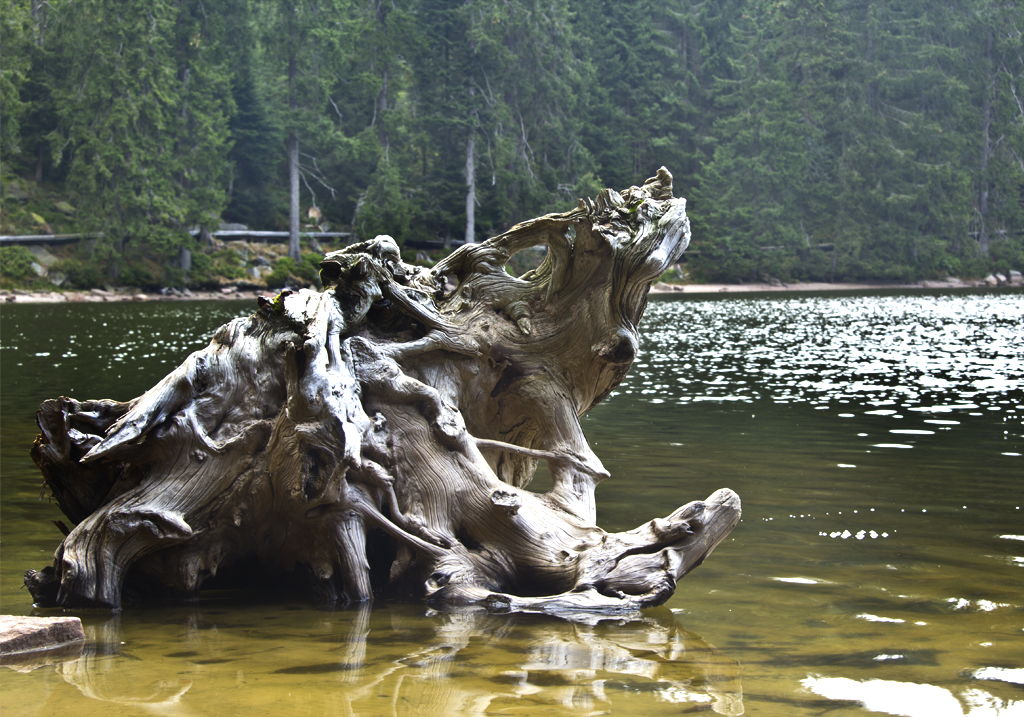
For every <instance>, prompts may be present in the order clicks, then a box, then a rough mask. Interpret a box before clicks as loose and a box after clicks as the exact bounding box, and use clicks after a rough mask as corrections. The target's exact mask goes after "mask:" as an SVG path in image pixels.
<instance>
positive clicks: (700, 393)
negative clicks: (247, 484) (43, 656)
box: [0, 291, 1024, 717]
mask: <svg viewBox="0 0 1024 717" xmlns="http://www.w3.org/2000/svg"><path fill="white" fill-rule="evenodd" d="M249 310H250V307H249V306H247V305H242V304H221V303H208V304H196V303H174V304H149V305H137V304H116V305H103V304H72V305H68V304H61V305H24V306H17V305H4V306H3V307H2V312H0V321H2V324H0V345H2V350H0V379H2V393H0V401H2V403H0V477H2V482H0V490H2V494H0V499H2V501H0V520H2V525H0V530H2V534H0V546H2V563H0V602H2V604H0V609H2V610H3V612H5V613H14V614H59V613H57V612H55V611H44V610H34V609H33V608H32V606H31V605H30V604H29V596H28V594H27V592H26V591H25V590H24V589H23V588H22V587H21V574H22V573H23V572H24V570H25V569H26V568H30V567H34V568H40V567H42V566H43V565H45V564H48V563H49V562H51V560H52V553H53V550H54V548H55V547H56V545H57V543H58V541H59V539H60V534H59V533H58V532H57V530H56V528H54V527H53V526H52V524H51V523H50V521H51V520H54V519H58V518H60V517H61V516H60V514H59V511H58V510H57V508H56V506H55V505H52V504H49V503H47V502H46V501H42V502H40V501H39V500H38V494H39V483H40V479H39V474H38V472H37V471H36V470H35V468H34V466H33V465H32V463H31V461H30V460H29V458H28V455H27V454H28V447H29V445H30V443H31V440H32V438H33V437H34V435H35V432H36V431H35V426H34V422H33V415H34V411H35V409H36V408H37V407H38V405H39V403H40V402H41V401H42V400H44V399H46V398H51V397H55V396H57V395H61V394H66V395H71V396H75V397H77V398H98V397H108V398H116V399H120V400H127V399H129V398H132V397H134V396H136V395H138V394H140V393H141V392H143V391H144V390H146V389H148V388H149V387H150V386H151V385H152V384H153V383H155V382H156V381H157V380H158V379H159V378H160V377H162V376H163V375H164V374H165V373H166V372H167V371H169V370H170V369H171V368H173V367H174V366H175V365H177V364H178V363H179V362H180V361H181V360H182V359H183V358H184V357H185V356H186V355H187V354H188V353H189V352H191V351H193V350H195V349H197V348H200V347H201V346H203V345H205V344H206V342H207V341H208V340H209V337H210V336H211V334H212V332H213V330H214V329H215V328H216V327H217V326H219V325H220V324H222V323H224V322H225V321H227V320H228V319H230V318H232V317H234V316H237V315H241V314H243V313H245V312H248V311H249ZM643 332H644V339H643V343H642V352H641V354H640V356H639V357H638V359H637V362H636V363H635V364H634V366H633V369H632V370H631V372H630V376H629V377H628V378H627V380H626V381H625V382H624V383H623V385H622V386H621V387H620V388H619V389H618V390H617V391H616V393H615V394H613V396H612V397H611V398H610V399H609V400H607V401H606V402H605V403H604V404H602V405H600V406H598V407H597V408H596V409H595V410H594V411H593V412H592V413H591V414H590V415H588V416H587V417H586V418H585V419H584V428H585V430H586V431H587V434H588V436H589V437H590V440H591V442H592V444H593V445H594V448H595V450H596V451H597V453H598V455H599V456H600V457H601V458H602V460H603V461H604V462H605V465H606V467H607V468H608V469H609V470H610V471H611V474H612V479H611V480H608V481H606V482H605V483H603V484H601V486H600V488H599V489H598V493H597V499H598V522H599V524H600V525H601V526H602V527H604V528H606V529H610V530H622V529H628V528H632V527H635V526H636V525H638V524H640V523H642V522H644V521H646V520H648V519H650V518H652V517H655V516H663V515H666V514H668V513H669V512H671V511H672V510H673V509H674V508H675V507H677V506H678V505H680V504H682V503H685V502H688V501H690V500H693V499H697V498H703V497H705V496H707V495H709V494H710V493H711V492H713V491H714V490H715V489H717V488H720V487H729V488H732V489H734V490H736V491H737V492H738V493H739V494H740V496H741V498H742V499H743V515H744V517H743V521H742V522H741V523H740V524H739V526H737V528H736V530H735V531H734V532H733V533H732V535H731V536H730V538H729V539H727V540H726V542H724V543H723V544H722V545H721V546H719V548H718V549H717V550H716V551H715V553H714V554H713V555H712V556H711V557H710V558H709V559H708V560H707V562H706V563H705V564H704V565H703V566H701V567H700V568H698V569H697V570H696V571H695V572H694V573H692V574H691V575H690V576H688V577H686V578H685V579H684V580H683V581H682V582H681V583H680V586H679V589H678V591H677V592H676V595H675V596H674V597H673V598H672V600H670V601H669V603H668V604H667V605H666V606H664V607H662V608H658V609H656V610H651V611H649V612H647V613H645V614H644V617H643V618H642V619H640V620H634V621H627V622H623V621H620V620H614V621H604V622H600V623H598V624H595V625H583V624H572V623H568V622H563V621H560V620H556V619H553V618H545V617H539V616H523V615H519V616H516V615H512V616H502V615H447V614H441V613H435V612H431V611H429V610H427V609H425V608H424V607H423V606H422V605H379V604H378V605H375V606H374V607H373V609H372V610H340V609H339V610H335V611H331V612H325V611H319V610H316V609H314V608H313V607H312V606H310V605H309V604H307V603H304V602H302V601H300V600H295V599H282V598H270V597H266V598H260V597H258V596H257V597H255V598H251V599H248V600H245V601H240V600H239V598H238V597H237V596H229V595H221V594H214V595H209V596H208V597H206V598H204V599H203V600H202V601H200V602H199V603H198V604H196V605H191V606H180V607H172V608H167V607H163V608H145V609H139V608H129V609H126V610H125V611H124V612H123V613H121V614H119V615H114V616H112V615H111V614H110V613H103V612H90V611H80V612H76V613H75V614H78V615H80V616H81V617H82V619H83V622H84V623H85V625H86V628H87V632H88V633H89V635H90V638H91V641H90V643H89V644H88V645H87V646H86V647H85V650H84V652H83V654H82V655H81V656H80V657H78V658H77V659H70V660H65V661H63V662H60V661H59V660H57V661H56V662H57V664H53V665H48V666H43V667H38V668H36V669H34V670H30V669H29V667H28V666H23V667H21V668H20V669H21V670H23V671H22V672H18V671H15V670H14V669H10V668H8V667H0V709H2V711H3V713H4V714H20V715H37V714H38V715H50V714H56V713H61V712H68V713H73V714H76V715H92V714H96V715H100V714H104V715H105V714H124V715H136V714H137V715H151V714H167V715H235V714H249V713H252V712H258V713H265V714H275V715H276V714H303V715H304V714H310V715H354V714H358V715H443V716H445V717H447V716H449V715H451V716H454V715H481V714H519V715H559V714H574V715H593V714H609V713H611V714H636V715H661V714H665V715H669V714H671V715H679V714H688V713H705V712H706V713H708V714H722V715H740V714H750V715H772V716H774V715H779V716H788V715H821V714H827V715H835V716H842V717H845V716H847V715H851V716H852V715H868V714H891V715H907V716H909V717H947V716H963V715H970V716H971V717H982V716H984V717H1007V716H1009V715H1024V511H1022V507H1024V457H1022V455H1021V454H1024V294H1021V293H1020V292H1019V291H1018V292H989V293H946V294H933V295H920V294H914V295H879V294H874V295H835V296H832V295H818V296H800V295H785V296H782V297H779V296H778V295H773V296H771V297H756V296H747V297H741V298H736V297H731V298H728V299H717V298H716V299H714V300H708V299H703V298H698V299H694V298H688V297H673V298H667V299H660V298H656V299H654V300H652V302H651V305H650V306H649V307H648V311H647V315H646V317H645V319H644V326H643ZM538 482H542V481H541V480H540V479H539V480H538Z"/></svg>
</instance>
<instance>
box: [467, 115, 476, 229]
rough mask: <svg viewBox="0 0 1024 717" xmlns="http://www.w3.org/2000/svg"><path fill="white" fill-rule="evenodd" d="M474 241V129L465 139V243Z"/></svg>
mask: <svg viewBox="0 0 1024 717" xmlns="http://www.w3.org/2000/svg"><path fill="white" fill-rule="evenodd" d="M475 241H476V130H475V129H472V128H471V129H470V130H469V139H468V140H466V243H467V244H472V243H474V242H475Z"/></svg>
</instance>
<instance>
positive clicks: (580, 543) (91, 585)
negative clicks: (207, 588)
mask: <svg viewBox="0 0 1024 717" xmlns="http://www.w3.org/2000/svg"><path fill="white" fill-rule="evenodd" d="M689 237H690V231H689V222H688V220H687V218H686V213H685V200H684V199H676V198H674V197H673V196H672V177H671V175H670V174H669V173H668V171H667V170H665V169H664V168H662V169H661V170H659V172H658V175H657V177H654V178H652V179H649V180H648V181H647V182H646V183H645V184H644V186H643V187H630V188H629V189H627V190H625V191H624V192H623V193H622V194H619V193H618V192H615V191H614V190H604V191H603V192H601V194H600V195H598V197H597V198H596V199H595V200H594V201H590V200H586V201H584V200H580V202H579V206H578V207H577V208H576V209H573V210H572V211H569V212H564V213H561V214H549V215H547V216H543V217H540V218H537V219H533V220H531V221H527V222H523V223H522V224H518V225H516V226H515V227H513V228H512V229H511V230H509V231H508V232H507V233H505V234H503V235H500V236H498V237H495V238H493V239H490V240H488V241H487V242H484V243H482V244H467V245H465V246H463V247H461V248H459V249H458V250H457V251H455V252H454V253H452V254H451V255H449V256H448V257H447V258H446V259H444V260H442V261H441V262H439V263H438V265H437V266H435V267H434V268H433V269H430V270H427V269H423V268H420V267H416V266H411V265H407V264H404V263H402V261H401V256H400V254H399V250H398V246H397V245H396V244H395V242H394V240H392V239H391V238H390V237H386V236H380V237H377V238H376V239H374V240H372V241H368V242H363V243H361V244H356V245H352V246H349V247H346V248H345V249H342V250H341V251H336V252H332V253H330V254H328V255H327V256H326V258H325V259H324V261H323V262H322V264H321V267H322V273H321V276H322V278H323V281H324V285H325V286H326V287H327V288H326V289H325V290H324V291H323V292H321V293H317V292H314V291H310V290H303V291H300V292H297V293H292V292H287V291H286V292H282V293H281V294H279V295H278V296H277V297H276V298H274V299H273V300H270V299H261V300H260V302H259V303H260V308H259V310H258V311H257V312H256V313H255V314H253V315H252V316H250V317H248V318H243V319H236V320H235V321H233V322H231V323H229V324H227V325H226V326H224V327H222V328H221V329H220V330H219V331H218V332H217V334H216V336H215V337H214V339H213V342H212V343H211V345H210V346H209V347H208V348H207V349H205V350H203V351H198V352H196V353H195V354H193V355H192V356H190V357H189V358H188V359H187V360H186V361H185V363H183V364H182V365H181V366H180V367H179V368H178V369H176V370H175V371H174V372H172V373H171V374H170V375H168V376H167V377H166V378H164V379H163V380H162V381H161V382H160V383H158V384H157V385H156V386H155V387H154V388H152V389H151V390H150V391H148V392H147V393H145V394H144V395H142V396H140V397H139V398H137V399H135V400H133V401H130V402H128V403H119V402H115V401H85V402H79V401H75V400H73V399H70V398H59V399H55V400H51V401H47V402H45V403H44V404H43V405H42V407H41V408H40V411H39V414H38V421H39V425H40V428H41V430H42V435H41V436H40V437H39V438H38V439H37V441H36V444H35V445H34V447H33V457H34V459H35V460H36V463H37V464H38V465H39V467H40V468H41V470H42V472H43V475H44V477H45V480H46V484H47V485H48V486H49V488H50V491H51V492H52V494H53V496H54V497H55V498H56V500H57V502H58V504H59V505H60V507H61V509H62V510H63V511H64V513H65V514H66V515H67V516H68V517H69V518H70V519H71V521H72V522H74V523H75V524H76V527H75V528H74V529H72V530H70V531H69V533H68V534H67V537H66V538H65V539H64V541H63V543H62V544H61V546H60V547H59V548H58V549H57V552H56V554H55V559H54V564H53V566H52V567H48V568H45V569H44V570H42V571H39V572H36V571H29V572H28V573H27V574H26V584H27V585H28V586H29V589H30V591H31V593H32V596H33V598H34V599H35V601H36V602H38V603H40V604H46V605H63V606H71V605H100V606H109V607H116V606H118V605H120V604H121V602H122V599H123V597H124V596H125V595H126V594H128V595H131V594H137V595H140V596H141V598H140V599H142V598H144V597H145V596H146V595H147V592H146V591H147V589H148V590H149V591H150V592H149V593H148V594H149V595H152V594H153V588H152V586H153V585H157V586H158V587H157V589H156V592H157V593H158V594H160V595H165V594H166V593H167V592H168V591H172V592H176V593H178V594H181V595H195V594H196V593H197V591H198V590H199V589H200V587H201V586H202V584H203V581H204V580H206V579H207V578H209V577H210V576H212V575H215V574H216V573H217V572H218V571H220V570H222V569H224V568H225V567H230V566H232V565H237V564H240V563H245V562H248V561H253V560H255V561H257V562H258V563H259V564H260V565H261V566H262V569H263V570H265V571H267V572H269V573H271V574H272V575H277V576H280V577H279V578H278V579H279V580H287V579H289V578H290V577H294V576H295V575H296V574H298V573H301V574H304V575H306V576H308V577H311V579H312V581H313V584H314V592H315V594H317V595H319V596H321V597H328V598H331V599H336V600H342V601H352V602H362V601H367V600H370V599H371V598H372V597H373V596H374V595H375V594H383V595H385V596H392V597H400V598H409V597H415V598H418V599H425V600H427V601H429V602H432V603H442V604H447V605H465V604H469V605H477V606H483V607H486V608H488V609H492V610H502V611H505V610H521V611H545V612H553V613H559V614H565V613H574V612H579V611H600V612H613V613H623V612H631V611H635V610H637V609H639V608H643V607H647V606H651V605H657V604H660V603H662V602H664V601H665V600H666V599H668V597H669V596H670V595H671V594H672V593H673V592H674V590H675V587H676V583H677V581H678V580H679V579H680V578H681V577H683V576H684V575H686V574H687V573H688V572H689V571H690V570H692V569H693V568H694V567H696V566H697V565H699V564H700V563H701V562H702V561H703V560H704V558H705V557H707V555H708V554H709V553H710V552H711V551H712V550H713V549H714V547H715V546H716V545H717V544H718V543H719V542H721V540H722V539H724V537H725V536H726V535H727V534H728V533H729V531H730V530H732V528H733V527H734V526H735V525H736V523H737V522H738V520H739V516H740V502H739V498H738V497H737V496H736V494H735V493H733V492H732V491H730V490H728V489H721V490H718V491H716V492H715V493H713V494H712V495H711V496H710V497H708V498H707V499H706V500H703V501H695V502H691V503H687V504H686V505H684V506H682V507H680V508H678V509H676V510H674V511H672V512H671V513H670V514H669V515H668V516H667V517H665V518H660V519H655V520H652V521H649V522H647V523H644V524H643V525H641V526H640V527H638V528H636V529H635V530H631V531H627V532H623V533H607V532H605V531H604V530H602V529H601V528H599V527H597V525H596V524H595V516H596V506H595V502H594V489H595V487H596V485H597V484H598V483H599V482H600V481H602V480H604V479H605V478H607V477H609V476H608V473H607V471H606V470H605V468H604V466H603V465H602V464H601V461H600V459H599V458H598V457H597V455H596V454H595V453H594V452H593V450H591V448H590V445H589V443H588V442H587V439H586V436H584V434H583V430H582V426H581V424H580V420H579V419H580V416H582V415H583V414H584V413H586V412H587V411H589V410H590V409H591V408H593V407H594V406H595V405H596V404H597V403H598V402H599V401H601V400H602V399H604V398H605V397H606V396H608V395H609V393H610V392H611V391H612V389H613V388H614V387H615V386H616V385H618V384H619V383H620V382H621V380H622V378H623V377H624V376H625V374H626V372H627V370H628V369H629V366H630V364H631V363H632V361H633V358H634V357H635V355H636V351H637V347H638V345H639V343H638V342H639V335H638V332H637V328H636V327H637V326H638V325H639V323H640V319H641V316H642V314H643V311H644V308H645V306H646V303H647V293H648V291H649V289H650V285H651V282H652V281H654V280H655V279H656V278H657V277H658V276H659V275H660V274H661V273H662V272H663V271H664V270H665V269H666V268H667V267H668V266H670V265H671V264H672V263H674V262H676V261H677V260H678V259H679V257H680V256H681V254H682V252H683V250H684V249H685V248H686V245H687V243H688V242H689ZM534 246H546V247H547V249H548V252H547V258H546V259H545V261H544V263H543V264H542V265H541V266H540V267H538V268H537V269H535V270H532V271H529V272H527V273H526V274H524V275H523V276H521V277H518V278H515V277H512V276H509V275H508V273H507V272H506V270H505V265H506V263H507V262H508V261H509V259H510V258H511V257H512V256H513V255H515V254H516V253H517V252H519V251H522V250H525V249H529V248H531V247H534ZM448 277H455V280H456V282H457V284H456V285H455V287H454V288H446V287H445V283H446V281H445V280H446V278H448ZM540 460H543V461H546V462H547V464H548V466H549V468H550V472H551V475H552V476H553V479H554V486H553V488H552V489H551V490H550V491H548V492H546V493H534V492H530V491H527V490H524V486H525V485H526V484H528V483H529V482H530V480H531V479H532V477H533V474H534V471H535V469H536V466H537V462H538V461H540Z"/></svg>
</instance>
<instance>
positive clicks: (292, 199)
mask: <svg viewBox="0 0 1024 717" xmlns="http://www.w3.org/2000/svg"><path fill="white" fill-rule="evenodd" d="M288 256H290V257H291V258H292V259H294V260H295V263H296V264H298V263H299V262H300V261H302V253H301V245H300V244H299V135H298V134H297V133H296V132H294V131H293V132H292V133H291V134H289V135H288Z"/></svg>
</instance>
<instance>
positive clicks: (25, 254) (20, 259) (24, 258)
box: [0, 246, 36, 282]
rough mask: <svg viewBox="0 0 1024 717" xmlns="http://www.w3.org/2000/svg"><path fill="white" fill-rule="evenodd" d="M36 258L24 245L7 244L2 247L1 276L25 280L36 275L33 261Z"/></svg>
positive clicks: (0, 257)
mask: <svg viewBox="0 0 1024 717" xmlns="http://www.w3.org/2000/svg"><path fill="white" fill-rule="evenodd" d="M35 260H36V258H35V257H34V256H32V252H30V251H29V250H28V249H26V248H25V247H23V246H5V247H3V248H2V249H0V277H3V278H4V279H7V280H13V281H16V282H24V281H28V280H29V279H33V278H35V276H36V273H35V271H33V270H32V262H34V261H35Z"/></svg>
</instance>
